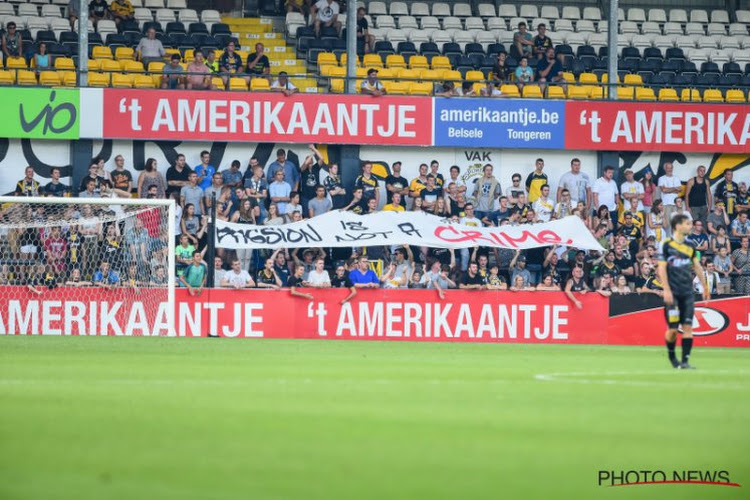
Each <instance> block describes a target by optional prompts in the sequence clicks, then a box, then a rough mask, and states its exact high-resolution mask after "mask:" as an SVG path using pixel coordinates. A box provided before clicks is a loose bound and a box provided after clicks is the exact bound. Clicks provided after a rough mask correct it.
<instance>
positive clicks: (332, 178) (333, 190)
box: [323, 163, 346, 210]
mask: <svg viewBox="0 0 750 500" xmlns="http://www.w3.org/2000/svg"><path fill="white" fill-rule="evenodd" d="M323 185H324V186H325V188H326V192H327V193H328V196H330V197H331V203H333V209H334V210H339V209H342V208H344V207H345V206H346V189H345V188H344V186H343V184H341V177H339V165H338V163H331V165H330V166H329V167H328V177H326V178H325V181H324V182H323Z"/></svg>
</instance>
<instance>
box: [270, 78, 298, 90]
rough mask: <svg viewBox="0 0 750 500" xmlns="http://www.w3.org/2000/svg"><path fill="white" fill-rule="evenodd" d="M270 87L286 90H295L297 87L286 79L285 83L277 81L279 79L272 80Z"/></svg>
mask: <svg viewBox="0 0 750 500" xmlns="http://www.w3.org/2000/svg"><path fill="white" fill-rule="evenodd" d="M271 88H272V89H287V90H297V87H295V86H294V84H293V83H292V82H291V81H289V80H287V81H286V85H282V84H281V83H279V80H274V82H273V84H271Z"/></svg>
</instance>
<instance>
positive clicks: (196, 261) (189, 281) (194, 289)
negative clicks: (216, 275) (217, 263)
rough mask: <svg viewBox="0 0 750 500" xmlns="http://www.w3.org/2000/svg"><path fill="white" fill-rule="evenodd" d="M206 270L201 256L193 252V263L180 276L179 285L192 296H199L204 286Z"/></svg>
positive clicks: (206, 275)
mask: <svg viewBox="0 0 750 500" xmlns="http://www.w3.org/2000/svg"><path fill="white" fill-rule="evenodd" d="M207 277H208V269H207V268H206V265H205V264H204V263H203V255H202V254H201V253H200V252H197V251H196V252H193V261H192V262H191V263H190V265H189V266H187V268H186V269H185V271H184V272H183V273H182V275H181V276H180V284H181V285H182V286H184V287H186V288H187V289H188V293H189V294H190V295H192V296H199V295H200V294H201V293H202V292H203V288H205V286H206V278H207Z"/></svg>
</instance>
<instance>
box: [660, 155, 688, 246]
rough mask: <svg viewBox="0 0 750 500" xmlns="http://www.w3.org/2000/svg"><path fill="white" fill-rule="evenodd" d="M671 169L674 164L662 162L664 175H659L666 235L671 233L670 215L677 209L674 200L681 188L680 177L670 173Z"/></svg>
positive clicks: (672, 169)
mask: <svg viewBox="0 0 750 500" xmlns="http://www.w3.org/2000/svg"><path fill="white" fill-rule="evenodd" d="M673 171H674V166H673V165H672V163H671V162H667V163H665V164H664V175H662V176H661V177H659V191H661V202H662V207H663V208H664V229H665V230H666V231H667V235H671V234H672V232H671V231H672V229H671V226H672V224H671V222H672V216H674V214H675V211H676V210H677V203H676V201H675V200H676V199H677V198H678V197H679V193H680V191H681V190H682V183H681V182H680V179H678V178H677V177H675V176H674V175H672V173H673Z"/></svg>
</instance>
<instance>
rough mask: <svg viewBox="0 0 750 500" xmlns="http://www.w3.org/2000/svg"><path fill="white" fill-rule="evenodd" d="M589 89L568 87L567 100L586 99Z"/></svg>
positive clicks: (577, 86) (575, 86) (578, 86)
mask: <svg viewBox="0 0 750 500" xmlns="http://www.w3.org/2000/svg"><path fill="white" fill-rule="evenodd" d="M588 98H589V89H588V87H585V86H580V85H570V86H568V99H588Z"/></svg>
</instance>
